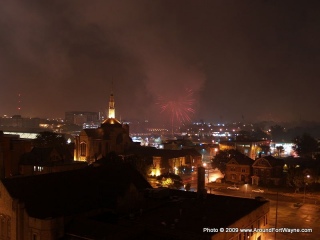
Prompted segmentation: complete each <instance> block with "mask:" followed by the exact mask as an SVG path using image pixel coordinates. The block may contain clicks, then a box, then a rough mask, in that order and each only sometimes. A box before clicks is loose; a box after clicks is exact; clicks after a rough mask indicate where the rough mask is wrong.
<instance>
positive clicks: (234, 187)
mask: <svg viewBox="0 0 320 240" xmlns="http://www.w3.org/2000/svg"><path fill="white" fill-rule="evenodd" d="M227 189H231V190H239V187H238V186H236V185H233V186H230V187H227Z"/></svg>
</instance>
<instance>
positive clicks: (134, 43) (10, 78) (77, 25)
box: [0, 0, 320, 122]
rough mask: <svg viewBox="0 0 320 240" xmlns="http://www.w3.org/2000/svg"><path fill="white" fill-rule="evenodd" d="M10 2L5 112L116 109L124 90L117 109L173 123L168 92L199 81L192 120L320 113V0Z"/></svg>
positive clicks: (4, 25) (0, 109) (3, 69)
mask: <svg viewBox="0 0 320 240" xmlns="http://www.w3.org/2000/svg"><path fill="white" fill-rule="evenodd" d="M0 6H1V7H0V13H1V16H2V17H1V18H0V29H1V30H2V32H3V34H2V35H1V36H0V42H1V48H0V49H1V50H0V52H1V54H0V78H1V88H0V101H1V105H0V115H1V116H3V115H4V114H6V115H8V116H11V115H14V114H21V115H23V116H30V117H61V118H62V117H64V113H65V112H66V111H76V110H79V111H106V110H107V108H108V99H109V95H110V93H111V91H113V92H114V94H115V107H116V109H117V111H116V117H117V118H122V119H134V118H135V119H150V120H154V121H155V120H161V121H168V119H170V113H167V112H166V111H164V112H162V111H161V107H160V106H159V104H157V101H158V99H159V97H161V98H163V99H166V100H167V101H168V102H170V101H171V102H175V101H178V99H181V98H183V97H184V96H185V89H190V90H192V91H193V98H194V99H193V102H192V104H193V105H192V109H193V110H194V114H193V113H190V119H191V120H193V121H198V120H199V119H204V120H205V121H207V122H213V121H215V122H218V121H221V122H228V121H241V120H246V121H255V122H257V121H263V120H267V121H276V122H281V121H299V120H307V121H319V120H320V113H318V112H316V111H315V109H317V104H318V99H317V91H318V88H319V87H320V83H319V82H318V78H319V76H320V70H319V69H318V68H317V63H318V62H319V52H320V47H319V45H318V42H319V40H320V31H319V30H320V29H319V26H320V17H319V16H318V14H317V9H319V3H318V1H308V2H306V3H305V2H302V1H281V2H278V1H272V0H270V1H259V2H258V1H241V2H239V1H228V2H220V1H197V2H195V1H147V0H141V1H95V2H90V3H89V2H87V1H68V2H55V3H54V2H38V1H31V2H29V1H28V2H24V1H21V0H14V1H10V2H3V3H0ZM112 82H114V84H113V87H112ZM19 94H20V97H19ZM19 107H21V110H18V108H19Z"/></svg>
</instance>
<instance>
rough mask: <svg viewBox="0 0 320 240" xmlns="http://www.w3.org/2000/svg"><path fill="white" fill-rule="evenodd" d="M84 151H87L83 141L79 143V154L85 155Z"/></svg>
mask: <svg viewBox="0 0 320 240" xmlns="http://www.w3.org/2000/svg"><path fill="white" fill-rule="evenodd" d="M86 152H87V144H86V143H84V142H82V143H80V155H81V156H86Z"/></svg>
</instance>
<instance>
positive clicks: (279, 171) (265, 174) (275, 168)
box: [252, 156, 284, 185]
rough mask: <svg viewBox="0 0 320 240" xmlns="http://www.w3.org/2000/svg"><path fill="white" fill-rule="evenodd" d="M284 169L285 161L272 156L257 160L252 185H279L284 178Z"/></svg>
mask: <svg viewBox="0 0 320 240" xmlns="http://www.w3.org/2000/svg"><path fill="white" fill-rule="evenodd" d="M283 167H284V162H283V160H282V159H277V158H274V157H272V156H265V157H262V158H258V159H256V160H255V162H254V164H253V165H252V168H253V176H252V185H259V184H264V185H269V184H273V185H279V184H280V182H281V179H282V177H283V169H284V168H283Z"/></svg>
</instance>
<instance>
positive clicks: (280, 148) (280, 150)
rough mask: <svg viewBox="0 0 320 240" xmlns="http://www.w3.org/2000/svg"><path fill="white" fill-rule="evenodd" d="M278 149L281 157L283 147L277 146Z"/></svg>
mask: <svg viewBox="0 0 320 240" xmlns="http://www.w3.org/2000/svg"><path fill="white" fill-rule="evenodd" d="M276 149H277V151H278V157H281V153H283V152H284V148H283V146H277V147H276Z"/></svg>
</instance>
